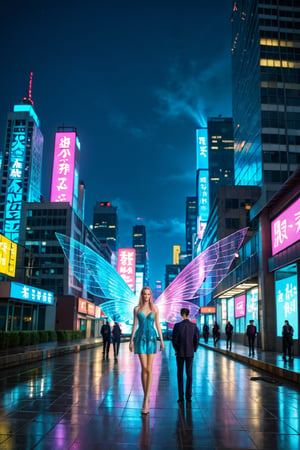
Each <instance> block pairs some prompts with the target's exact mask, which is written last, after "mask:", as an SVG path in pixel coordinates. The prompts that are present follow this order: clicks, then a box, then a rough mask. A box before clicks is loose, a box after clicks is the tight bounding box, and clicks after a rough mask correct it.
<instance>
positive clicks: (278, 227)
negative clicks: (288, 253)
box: [271, 198, 300, 255]
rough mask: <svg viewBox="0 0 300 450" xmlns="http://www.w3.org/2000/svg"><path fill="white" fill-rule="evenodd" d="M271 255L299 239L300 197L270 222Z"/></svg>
mask: <svg viewBox="0 0 300 450" xmlns="http://www.w3.org/2000/svg"><path fill="white" fill-rule="evenodd" d="M271 233H272V255H275V254H276V253H278V252H280V251H281V250H283V249H285V248H286V247H288V246H289V245H291V244H293V243H294V242H296V241H298V240H299V239H300V198H298V200H296V201H295V202H294V203H292V204H291V205H290V206H289V207H288V208H287V209H285V210H284V211H283V213H281V214H280V215H279V216H278V217H277V218H276V219H275V220H273V221H272V222H271Z"/></svg>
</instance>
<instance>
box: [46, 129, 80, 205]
mask: <svg viewBox="0 0 300 450" xmlns="http://www.w3.org/2000/svg"><path fill="white" fill-rule="evenodd" d="M75 144H76V133H75V132H68V133H67V132H66V133H62V132H58V133H56V135H55V149H54V161H53V172H52V185H51V202H69V203H70V205H71V206H72V202H73V191H74V169H75Z"/></svg>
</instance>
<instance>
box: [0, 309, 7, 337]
mask: <svg viewBox="0 0 300 450" xmlns="http://www.w3.org/2000/svg"><path fill="white" fill-rule="evenodd" d="M6 312H7V305H6V304H0V330H1V331H5V325H6Z"/></svg>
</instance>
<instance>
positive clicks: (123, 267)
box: [117, 248, 135, 292]
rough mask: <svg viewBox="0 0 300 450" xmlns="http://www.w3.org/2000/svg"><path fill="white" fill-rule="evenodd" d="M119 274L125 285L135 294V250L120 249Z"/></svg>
mask: <svg viewBox="0 0 300 450" xmlns="http://www.w3.org/2000/svg"><path fill="white" fill-rule="evenodd" d="M117 272H118V274H120V275H121V277H122V278H123V280H124V281H125V283H127V285H128V286H129V287H130V289H131V290H132V292H135V249H134V248H119V250H118V264H117Z"/></svg>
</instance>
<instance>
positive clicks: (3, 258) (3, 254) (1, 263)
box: [0, 234, 17, 277]
mask: <svg viewBox="0 0 300 450" xmlns="http://www.w3.org/2000/svg"><path fill="white" fill-rule="evenodd" d="M16 262H17V244H16V243H15V242H12V241H11V240H10V239H7V237H5V236H3V235H2V234H0V273H3V274H4V275H8V276H9V277H14V276H15V274H16Z"/></svg>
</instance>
